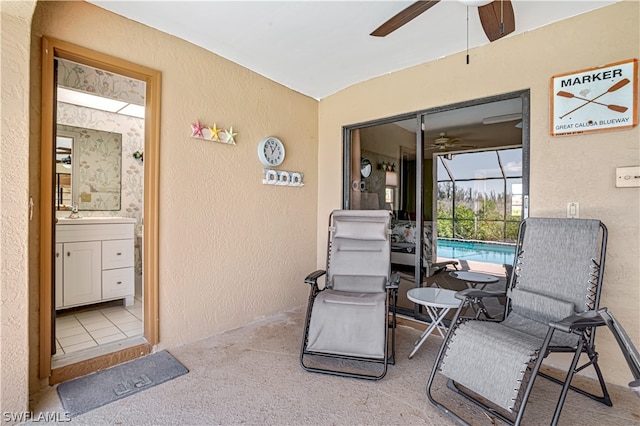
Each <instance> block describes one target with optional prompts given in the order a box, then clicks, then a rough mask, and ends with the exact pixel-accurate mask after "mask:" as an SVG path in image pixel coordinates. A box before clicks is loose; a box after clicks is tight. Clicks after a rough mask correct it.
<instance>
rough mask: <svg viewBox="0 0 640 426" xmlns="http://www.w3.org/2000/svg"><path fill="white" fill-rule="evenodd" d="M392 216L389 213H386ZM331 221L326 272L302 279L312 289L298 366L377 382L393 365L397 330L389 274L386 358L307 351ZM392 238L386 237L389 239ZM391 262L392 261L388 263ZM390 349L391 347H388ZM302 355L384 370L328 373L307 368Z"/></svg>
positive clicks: (394, 288) (394, 283) (393, 280)
mask: <svg viewBox="0 0 640 426" xmlns="http://www.w3.org/2000/svg"><path fill="white" fill-rule="evenodd" d="M389 214H390V215H391V213H389ZM332 219H333V213H331V215H330V216H329V231H328V240H327V241H328V243H327V268H326V269H325V270H322V269H319V270H316V271H314V272H312V273H310V274H309V275H307V277H306V278H305V279H304V282H305V283H306V284H309V285H310V286H311V288H310V290H309V301H308V303H307V314H306V318H305V324H304V334H303V338H302V347H301V349H300V365H301V366H302V368H304V369H305V370H307V371H311V372H314V373H322V374H329V375H334V376H342V377H352V378H357V379H367V380H380V379H382V378H383V377H384V376H385V375H386V374H387V366H388V364H391V365H393V364H395V330H396V325H397V324H396V321H397V318H396V308H397V302H398V286H399V284H398V283H399V281H400V277H399V276H398V275H397V274H391V275H390V278H389V281H388V282H387V285H386V292H387V297H386V300H385V312H386V314H385V315H386V318H387V327H386V329H385V339H384V340H385V357H384V359H377V358H367V357H358V356H348V355H338V354H330V353H324V352H315V351H309V350H307V343H308V338H309V325H310V320H311V311H312V309H313V302H314V301H315V298H316V296H318V294H320V293H321V292H322V291H324V288H320V287H319V286H318V279H319V278H320V277H322V276H323V275H325V274H326V273H327V270H329V268H330V262H331V259H330V254H331V243H332V238H331V231H332ZM390 238H391V235H389V239H390ZM389 262H391V259H389ZM389 314H391V319H390V320H389ZM389 329H391V345H389ZM389 346H391V347H389ZM305 355H313V356H318V357H325V358H337V359H345V360H353V361H362V362H370V363H377V364H382V365H383V369H382V372H381V373H380V374H372V375H368V374H360V373H351V372H345V371H336V370H331V369H324V368H319V367H310V366H308V365H306V364H305V363H304V358H305Z"/></svg>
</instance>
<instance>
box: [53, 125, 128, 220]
mask: <svg viewBox="0 0 640 426" xmlns="http://www.w3.org/2000/svg"><path fill="white" fill-rule="evenodd" d="M67 153H68V154H67ZM69 166H70V167H69ZM69 175H70V179H69V177H68V176H69ZM121 179H122V135H121V134H120V133H113V132H106V131H102V130H95V129H86V128H82V127H75V126H68V125H63V124H58V126H57V134H56V197H55V200H56V201H55V202H56V209H58V210H71V206H77V207H78V210H85V211H88V210H99V211H109V210H120V192H121ZM69 182H70V186H71V188H70V190H69V188H68V183H69ZM69 193H70V197H69Z"/></svg>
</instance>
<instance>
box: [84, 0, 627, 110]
mask: <svg viewBox="0 0 640 426" xmlns="http://www.w3.org/2000/svg"><path fill="white" fill-rule="evenodd" d="M88 1H89V2H90V3H93V4H96V5H97V6H100V7H102V8H104V9H107V10H110V11H112V12H114V13H117V14H119V15H122V16H124V17H127V18H130V19H132V20H134V21H137V22H140V23H143V24H146V25H148V26H150V27H153V28H156V29H158V30H160V31H163V32H166V33H169V34H172V35H174V36H177V37H179V38H182V39H184V40H187V41H189V42H191V43H194V44H196V45H198V46H201V47H203V48H205V49H207V50H209V51H211V52H214V53H216V54H218V55H220V56H222V57H224V58H227V59H229V60H231V61H233V62H236V63H238V64H240V65H242V66H244V67H246V68H249V69H251V70H253V71H255V72H257V73H259V74H261V75H263V76H265V77H267V78H269V79H271V80H273V81H276V82H278V83H280V84H282V85H284V86H286V87H289V88H291V89H293V90H296V91H298V92H300V93H302V94H305V95H308V96H310V97H312V98H315V99H322V98H324V97H327V96H329V95H331V94H333V93H335V92H338V91H340V90H342V89H344V88H346V87H349V86H351V85H353V84H356V83H358V82H361V81H365V80H369V79H371V78H374V77H377V76H381V75H384V74H387V73H391V72H394V71H398V70H401V69H404V68H408V67H411V66H414V65H418V64H421V63H425V62H428V61H431V60H434V59H438V58H441V57H444V56H448V55H451V54H454V53H458V52H462V51H464V50H465V49H466V44H467V30H466V27H467V7H466V6H464V5H463V4H461V3H460V2H459V1H457V0H443V1H441V2H440V3H438V4H436V5H435V6H433V7H432V8H431V9H429V10H427V11H426V12H425V13H423V14H422V15H420V16H418V17H417V18H416V19H414V20H413V21H411V22H410V23H408V24H407V25H405V26H403V27H402V28H400V29H398V30H396V31H395V32H393V33H391V34H390V35H388V36H386V37H382V38H379V37H372V36H370V35H369V33H371V32H372V31H373V30H374V29H376V28H377V27H378V26H379V25H380V24H382V23H383V22H384V21H386V20H387V19H389V18H390V17H392V16H393V15H395V14H396V13H398V12H399V11H401V10H402V9H404V8H405V7H407V6H408V5H410V4H411V3H413V2H412V1H312V0H307V1H158V0H156V1H153V0H151V1H113V0H88ZM617 1H620V0H609V1H591V0H589V1H531V0H527V1H525V0H514V1H512V3H513V9H514V14H515V21H516V30H515V33H514V34H511V35H509V36H507V37H513V35H515V34H518V33H522V32H526V31H530V30H533V29H535V28H539V27H541V26H544V25H547V24H549V23H552V22H557V21H560V20H563V19H566V18H569V17H572V16H575V15H579V14H581V13H584V12H588V11H590V10H593V9H597V8H600V7H603V6H607V5H609V4H612V3H616V2H617ZM487 43H488V40H487V38H486V36H485V34H484V32H483V31H482V28H481V25H480V21H479V18H478V13H477V10H476V8H474V7H470V8H469V47H470V48H473V47H476V46H481V45H483V44H487ZM494 43H500V40H498V41H495V42H494ZM471 61H473V55H472V56H471Z"/></svg>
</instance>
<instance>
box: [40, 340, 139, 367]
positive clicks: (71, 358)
mask: <svg viewBox="0 0 640 426" xmlns="http://www.w3.org/2000/svg"><path fill="white" fill-rule="evenodd" d="M146 343H147V340H146V339H145V338H144V337H143V336H141V335H140V336H133V337H126V338H123V339H121V340H117V341H115V342H111V343H106V344H103V345H99V346H95V347H93V348H87V349H83V350H81V351H79V352H71V353H69V354H64V355H54V356H53V357H51V368H52V369H56V368H61V367H64V366H67V365H71V364H75V363H78V362H82V361H86V360H88V359H92V358H96V357H99V356H102V355H106V354H110V353H112V352H118V351H121V350H123V349H127V348H130V347H133V346H137V345H140V344H146Z"/></svg>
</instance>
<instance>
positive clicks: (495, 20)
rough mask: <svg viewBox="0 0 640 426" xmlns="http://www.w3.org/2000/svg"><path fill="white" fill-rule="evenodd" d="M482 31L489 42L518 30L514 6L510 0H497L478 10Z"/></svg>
mask: <svg viewBox="0 0 640 426" xmlns="http://www.w3.org/2000/svg"><path fill="white" fill-rule="evenodd" d="M478 15H480V23H481V24H482V29H483V30H484V33H485V34H486V35H487V38H488V39H489V41H496V40H498V39H499V38H502V37H504V36H506V35H507V34H511V33H512V32H514V31H515V29H516V21H515V18H514V15H513V5H512V4H511V1H509V0H495V1H492V2H491V3H489V4H487V5H485V6H480V7H479V8H478Z"/></svg>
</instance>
